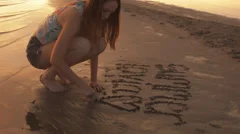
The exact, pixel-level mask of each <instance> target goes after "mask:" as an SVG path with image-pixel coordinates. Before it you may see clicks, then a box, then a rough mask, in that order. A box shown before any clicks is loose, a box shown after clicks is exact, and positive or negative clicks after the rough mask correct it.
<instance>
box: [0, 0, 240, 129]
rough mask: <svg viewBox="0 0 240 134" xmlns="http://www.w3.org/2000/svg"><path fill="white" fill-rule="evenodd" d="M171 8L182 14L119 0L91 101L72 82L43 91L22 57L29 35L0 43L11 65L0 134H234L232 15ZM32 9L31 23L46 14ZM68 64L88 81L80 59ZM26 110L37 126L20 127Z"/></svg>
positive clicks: (235, 39)
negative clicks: (110, 44) (117, 27)
mask: <svg viewBox="0 0 240 134" xmlns="http://www.w3.org/2000/svg"><path fill="white" fill-rule="evenodd" d="M50 1H51V0H50ZM52 1H53V0H52ZM53 2H54V1H53ZM52 5H54V6H58V5H59V4H54V3H53V4H52ZM156 7H158V8H157V9H156ZM166 8H169V10H168V11H167V12H165V9H166ZM161 9H162V11H161ZM173 10H180V11H182V12H185V9H181V8H176V7H171V6H166V5H161V6H160V5H158V6H156V5H149V4H146V3H145V4H144V3H141V2H133V1H132V2H130V3H129V1H126V0H124V3H123V10H122V27H121V36H120V38H119V40H118V43H117V51H111V50H109V49H108V50H107V51H106V52H105V53H103V54H102V55H101V57H100V66H99V80H100V82H101V84H102V85H103V86H104V87H105V88H106V90H105V94H99V95H98V97H99V101H98V102H96V103H94V104H87V103H86V102H85V101H84V100H83V99H81V90H78V89H76V88H74V86H70V88H72V90H71V91H70V92H67V93H61V94H53V93H49V92H48V91H46V90H45V89H44V87H43V86H42V85H41V84H40V82H39V80H38V77H39V75H40V74H41V73H42V71H39V70H36V69H34V68H32V67H31V66H29V64H28V62H27V61H26V59H25V58H24V57H25V53H24V52H25V51H24V50H25V46H26V43H27V41H28V39H29V37H30V36H27V37H25V38H22V39H20V40H18V41H16V42H14V43H12V44H11V45H8V46H6V47H3V48H1V49H0V51H1V54H2V55H1V59H0V60H2V61H3V60H6V57H9V58H8V59H7V60H8V61H11V62H6V65H3V66H2V67H1V68H3V69H2V70H3V73H4V74H5V75H2V76H1V78H0V80H1V81H0V90H1V94H0V134H27V133H29V134H31V133H43V134H65V133H66V134H79V133H83V134H96V133H98V134H123V133H124V134H130V133H131V134H188V133H189V134H225V133H229V134H238V133H239V131H240V125H239V124H240V105H239V104H240V99H239V98H240V97H239V96H240V94H239V91H238V87H239V86H240V84H239V80H238V78H239V76H240V72H239V71H238V70H239V69H240V64H239V62H238V61H239V51H238V48H239V39H240V38H239V36H240V27H238V26H236V25H237V20H233V19H227V18H224V17H222V18H224V19H220V20H221V21H219V20H217V19H214V18H221V17H219V16H214V15H210V14H209V16H213V20H214V21H210V20H209V18H201V19H194V18H187V17H185V16H183V15H180V14H178V15H177V14H176V12H175V13H174V12H172V11H173ZM46 11H50V9H48V10H46ZM40 12H41V13H42V14H41V16H40V17H39V16H38V20H39V19H40V18H42V17H43V16H44V15H45V14H46V13H45V12H44V13H43V12H42V11H40ZM191 13H194V12H191ZM196 13H198V14H199V15H201V13H199V12H196ZM202 14H203V13H202ZM204 14H206V13H204ZM33 15H34V14H33ZM210 18H211V17H210ZM227 20H229V21H227ZM226 22H227V23H228V24H227V23H226ZM223 23H224V24H223ZM230 23H232V24H231V25H230ZM233 23H234V24H233ZM37 24H38V23H37V22H36V24H34V25H32V26H31V28H30V29H29V30H28V31H29V32H31V31H32V30H31V29H34V28H36V26H37ZM233 25H235V26H233ZM19 44H24V45H19ZM209 46H211V47H209ZM218 48H220V49H218ZM222 50H224V51H222ZM9 51H12V53H9ZM226 52H227V53H229V52H230V55H229V54H227V53H226ZM231 57H234V59H233V58H231ZM17 61H21V62H19V63H17ZM73 69H74V71H76V72H77V73H78V74H79V76H81V77H84V78H85V80H86V81H87V80H88V78H89V64H88V62H84V63H82V64H79V65H77V66H74V67H73ZM104 104H105V105H104ZM27 112H28V113H29V114H27ZM26 114H27V115H28V116H26V117H27V122H30V124H31V125H32V128H39V126H40V129H39V130H37V131H30V130H28V129H29V126H27V125H25V124H26V121H25V118H26V117H25V115H26ZM35 117H36V118H37V119H38V121H36V120H35ZM39 124H40V125H39Z"/></svg>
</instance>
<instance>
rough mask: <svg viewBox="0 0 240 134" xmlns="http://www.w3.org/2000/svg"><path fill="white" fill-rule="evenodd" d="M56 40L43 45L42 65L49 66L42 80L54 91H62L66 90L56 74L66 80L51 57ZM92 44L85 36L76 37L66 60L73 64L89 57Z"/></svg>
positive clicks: (70, 64)
mask: <svg viewBox="0 0 240 134" xmlns="http://www.w3.org/2000/svg"><path fill="white" fill-rule="evenodd" d="M54 44H55V42H53V43H50V44H47V45H45V46H43V47H42V55H41V58H40V66H42V67H43V68H48V69H47V70H46V71H45V72H44V73H43V74H42V77H41V79H40V80H41V82H42V84H43V85H45V86H46V87H47V88H48V89H49V90H50V91H52V92H62V91H66V90H67V89H65V88H64V87H63V86H62V85H61V84H60V83H58V82H57V81H56V80H55V77H56V75H58V76H59V77H60V78H61V79H62V80H66V79H65V78H64V77H63V76H62V75H61V74H60V73H59V72H58V71H57V69H55V68H54V67H53V66H51V64H50V57H51V53H52V49H53V46H54ZM90 45H91V44H90V43H89V41H88V40H87V39H85V38H82V37H78V38H76V39H75V40H74V41H73V43H72V45H71V46H70V48H69V50H68V52H67V55H66V59H65V60H66V62H67V63H68V65H69V66H73V65H75V64H78V63H80V62H83V61H84V60H87V59H88V57H89V56H88V55H89V51H90V47H91V46H90Z"/></svg>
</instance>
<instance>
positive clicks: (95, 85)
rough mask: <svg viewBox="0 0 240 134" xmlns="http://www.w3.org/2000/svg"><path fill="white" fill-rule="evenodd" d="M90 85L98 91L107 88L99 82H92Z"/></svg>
mask: <svg viewBox="0 0 240 134" xmlns="http://www.w3.org/2000/svg"><path fill="white" fill-rule="evenodd" d="M89 86H90V87H91V88H93V89H95V90H96V91H97V92H102V91H103V90H105V89H104V88H103V87H102V86H100V85H99V84H97V83H96V82H90V83H89Z"/></svg>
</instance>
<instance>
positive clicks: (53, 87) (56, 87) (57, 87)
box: [40, 74, 67, 92]
mask: <svg viewBox="0 0 240 134" xmlns="http://www.w3.org/2000/svg"><path fill="white" fill-rule="evenodd" d="M40 82H41V83H42V84H43V85H44V86H45V87H46V88H47V89H48V90H49V91H51V92H64V91H67V89H66V88H65V87H64V86H62V85H61V84H60V83H58V82H57V81H56V80H55V78H48V77H47V76H46V74H42V75H40Z"/></svg>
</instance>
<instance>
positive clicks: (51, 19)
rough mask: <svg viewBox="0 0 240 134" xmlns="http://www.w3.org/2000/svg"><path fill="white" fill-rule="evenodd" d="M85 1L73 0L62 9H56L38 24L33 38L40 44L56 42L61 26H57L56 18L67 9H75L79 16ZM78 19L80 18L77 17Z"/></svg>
mask: <svg viewBox="0 0 240 134" xmlns="http://www.w3.org/2000/svg"><path fill="white" fill-rule="evenodd" d="M84 5H85V1H79V0H75V1H73V2H71V3H69V4H67V5H65V6H63V7H59V8H57V9H56V10H55V11H54V12H53V13H51V14H50V15H48V16H47V18H46V19H45V20H44V21H43V22H42V23H41V24H40V26H39V28H38V29H37V31H36V32H35V36H36V37H37V38H38V40H39V41H40V42H41V44H43V45H44V44H47V43H50V42H52V41H55V40H57V38H58V36H59V34H60V32H61V29H62V28H61V26H60V25H59V24H58V16H59V15H60V14H61V13H62V12H63V11H64V10H65V9H67V8H75V9H77V10H78V11H79V12H80V14H82V12H83V9H84ZM79 17H80V16H79Z"/></svg>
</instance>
